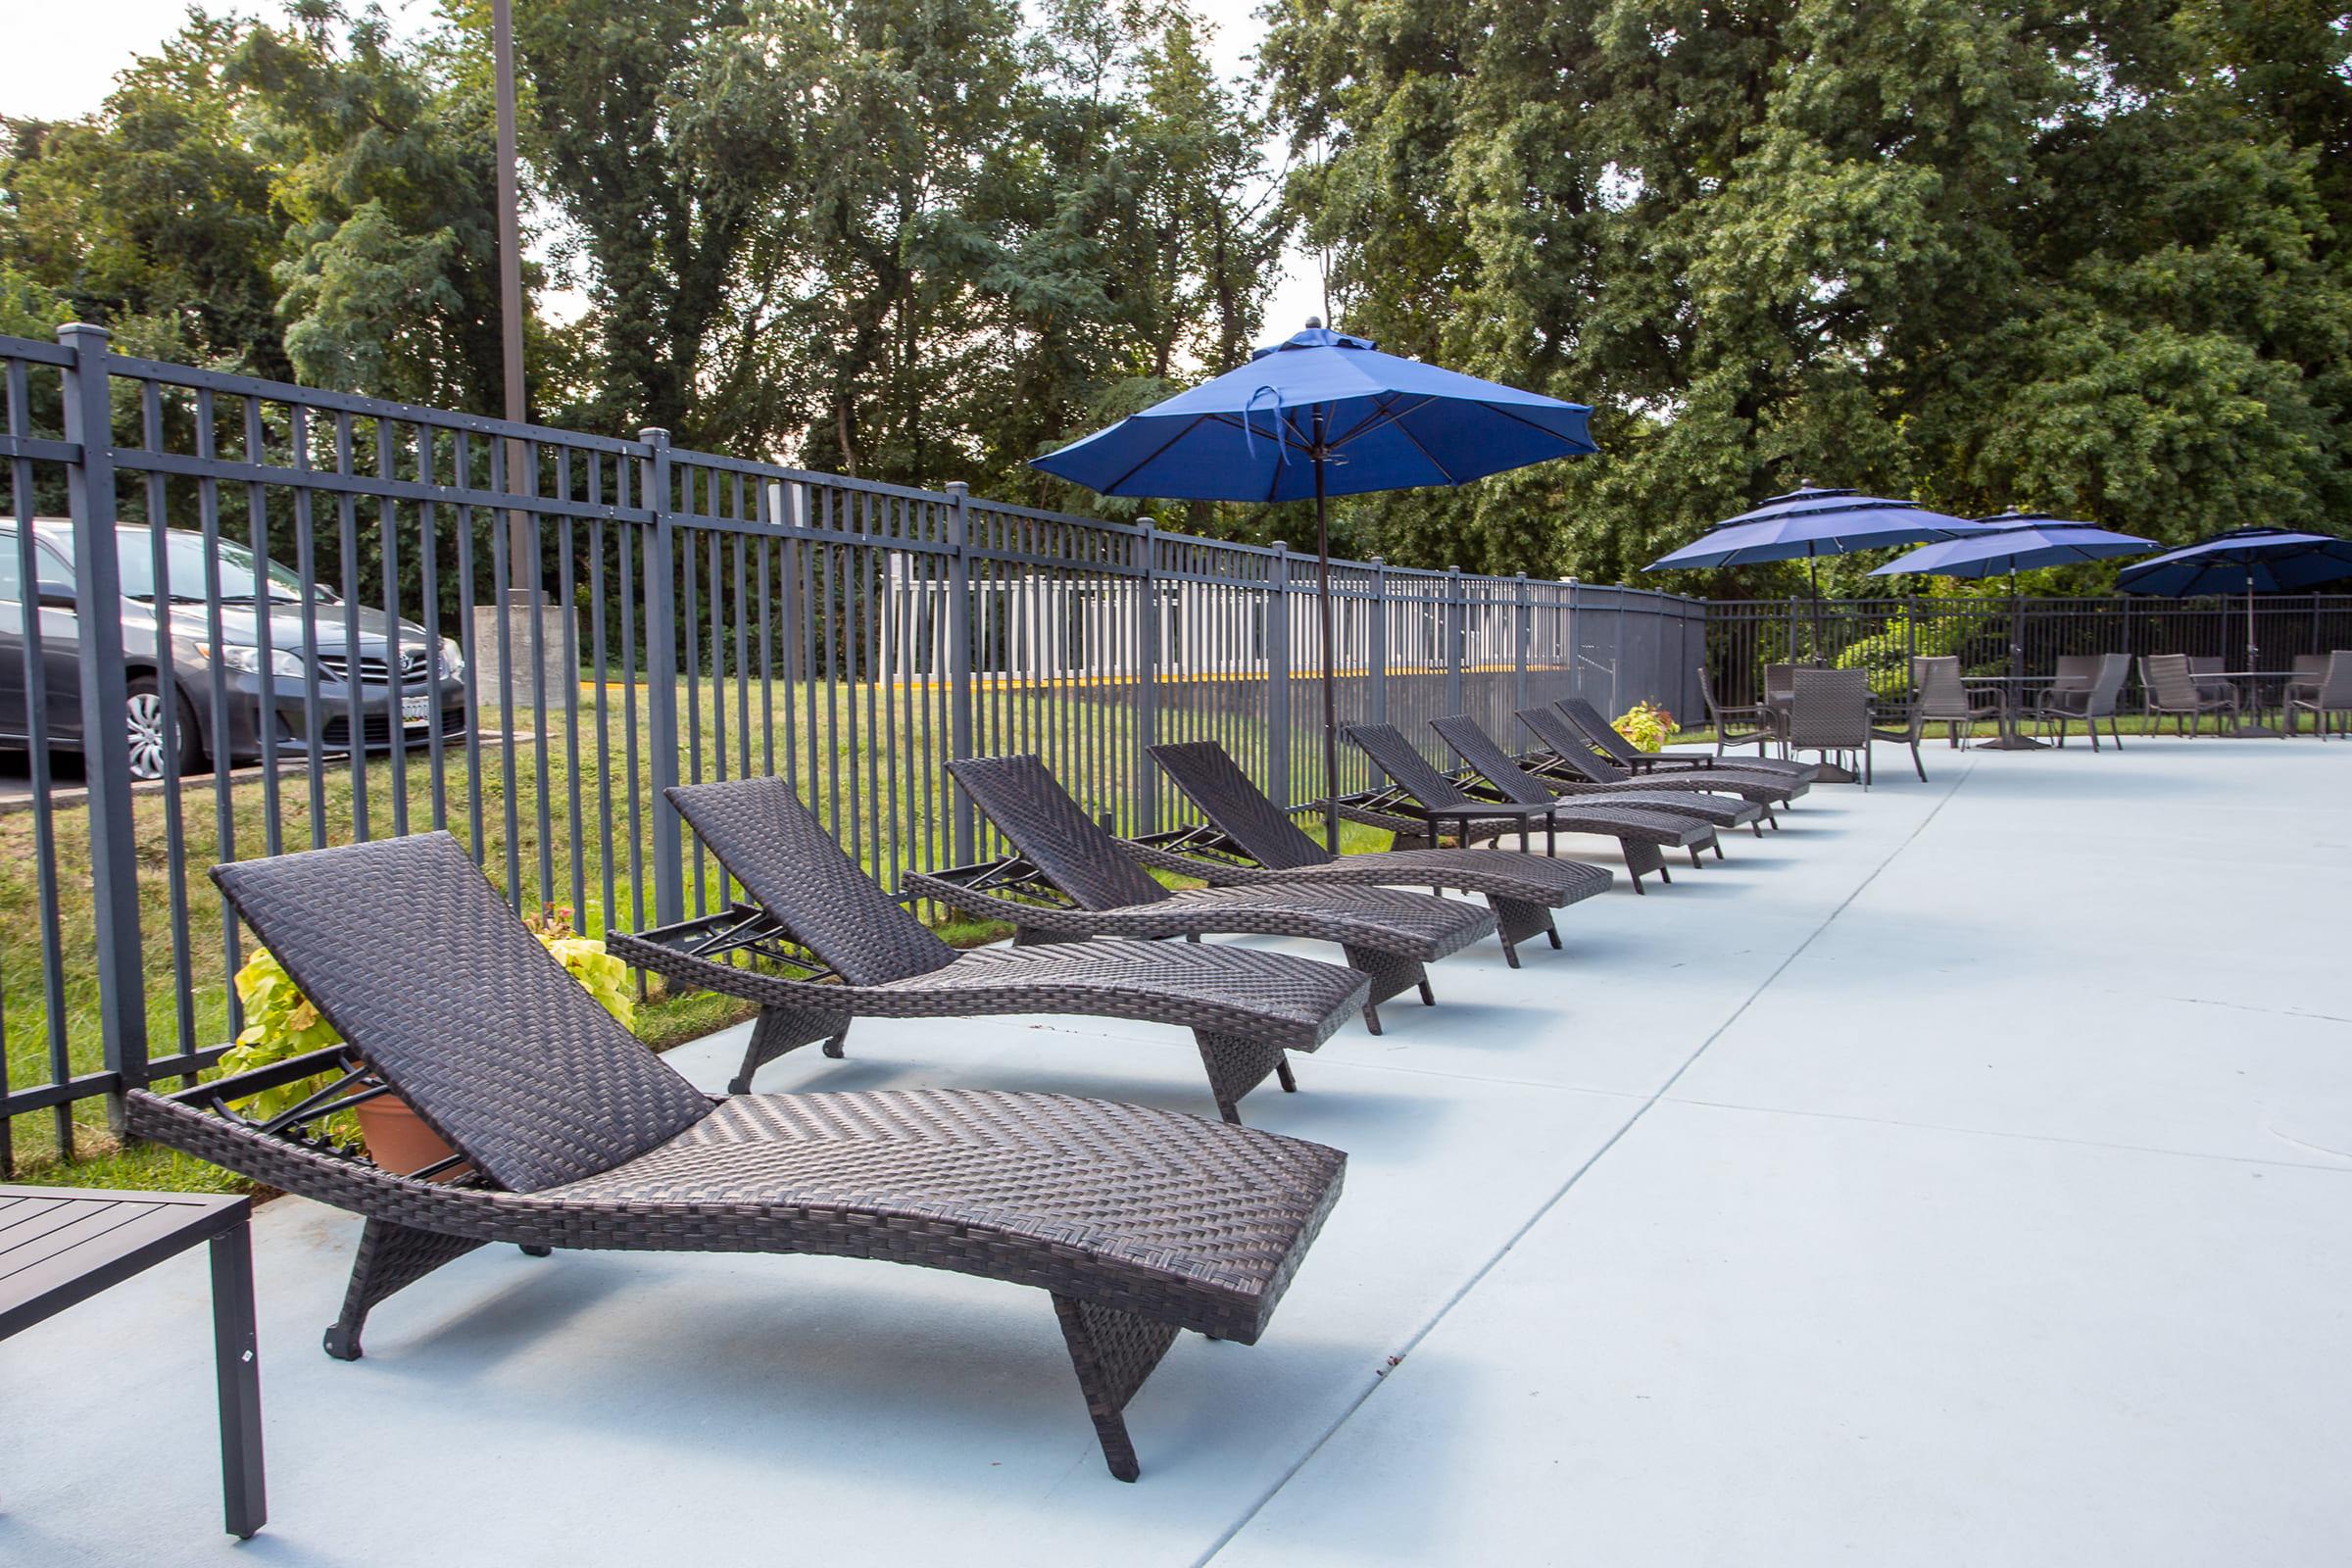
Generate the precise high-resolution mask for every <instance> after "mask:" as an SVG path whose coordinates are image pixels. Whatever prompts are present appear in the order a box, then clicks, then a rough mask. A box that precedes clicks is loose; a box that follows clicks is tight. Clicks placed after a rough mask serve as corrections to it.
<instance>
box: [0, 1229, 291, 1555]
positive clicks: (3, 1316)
mask: <svg viewBox="0 0 2352 1568" xmlns="http://www.w3.org/2000/svg"><path fill="white" fill-rule="evenodd" d="M252 1213H253V1204H252V1202H251V1201H250V1200H247V1199H243V1198H211V1197H206V1196H204V1195H201V1194H197V1193H118V1192H109V1191H106V1190H104V1189H99V1188H66V1187H0V1340H5V1339H7V1338H8V1337H9V1336H10V1335H12V1334H15V1333H16V1332H17V1331H18V1330H20V1329H27V1328H30V1327H32V1325H33V1324H35V1323H38V1322H40V1321H42V1320H43V1319H45V1318H50V1317H54V1316H56V1315H57V1314H58V1313H60V1312H63V1311H64V1310H65V1309H66V1308H67V1307H70V1306H73V1304H75V1303H76V1302H79V1301H86V1300H88V1299H90V1298H91V1297H93V1296H96V1295H97V1294H98V1293H99V1292H100V1291H103V1290H106V1289H108V1288H109V1287H111V1286H115V1285H120V1284H122V1283H123V1281H124V1280H126V1279H129V1278H130V1277H131V1276H132V1275H134V1274H139V1273H142V1272H144V1271H145V1270H147V1269H150V1268H152V1267H154V1266H155V1265H156V1264H158V1263H160V1262H162V1261H163V1260H164V1259H165V1258H167V1257H172V1256H174V1255H176V1254H178V1253H180V1252H184V1251H186V1250H188V1249H189V1248H191V1247H194V1246H195V1245H196V1244H197V1243H198V1242H207V1243H210V1244H211V1246H212V1251H213V1362H214V1368H215V1372H216V1375H217V1376H218V1378H219V1381H220V1393H221V1491H222V1493H223V1495H225V1497H226V1500H227V1506H226V1513H227V1519H228V1533H229V1534H230V1535H232V1536H240V1537H251V1536H252V1535H253V1533H254V1532H255V1531H257V1530H259V1529H261V1528H262V1522H263V1521H264V1520H265V1519H266V1518H267V1517H268V1516H269V1508H268V1504H267V1503H266V1501H265V1499H264V1497H263V1495H262V1376H261V1365H260V1362H259V1360H258V1351H257V1350H256V1348H255V1345H254V1331H253V1239H252V1235H251V1232H250V1230H249V1227H248V1221H249V1220H250V1219H251V1217H252ZM18 1451H20V1452H23V1451H25V1450H24V1449H23V1448H22V1447H20V1448H19V1450H18Z"/></svg>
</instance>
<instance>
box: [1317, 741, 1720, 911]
mask: <svg viewBox="0 0 2352 1568" xmlns="http://www.w3.org/2000/svg"><path fill="white" fill-rule="evenodd" d="M1344 733H1345V734H1346V735H1347V737H1348V740H1349V741H1350V742H1352V743H1353V744H1354V745H1355V746H1356V747H1357V749H1359V750H1360V751H1362V752H1363V754H1364V755H1365V756H1366V757H1369V758H1370V759H1372V763H1373V765H1374V766H1375V767H1378V768H1379V769H1380V770H1381V772H1383V773H1385V774H1387V775H1388V779H1389V782H1390V783H1391V784H1392V785H1394V786H1395V787H1396V788H1395V792H1393V794H1392V795H1391V796H1390V797H1388V798H1386V799H1384V800H1383V802H1382V803H1381V806H1380V807H1379V809H1380V810H1382V811H1385V812H1386V813H1388V814H1389V815H1390V818H1391V820H1394V821H1397V822H1398V823H1399V824H1400V825H1401V826H1402V827H1403V828H1406V829H1413V828H1417V829H1418V830H1419V831H1421V832H1424V833H1428V834H1431V835H1432V842H1433V843H1434V842H1435V835H1437V834H1439V833H1442V832H1446V831H1451V832H1455V833H1457V834H1459V836H1460V837H1461V839H1462V842H1463V843H1464V844H1473V843H1476V842H1478V841H1479V840H1481V839H1484V840H1487V841H1489V842H1492V841H1494V840H1495V839H1498V838H1501V837H1503V836H1504V835H1505V834H1509V833H1516V834H1518V835H1519V847H1520V849H1521V850H1523V851H1524V850H1525V849H1527V848H1528V833H1529V830H1530V829H1531V828H1537V827H1540V828H1542V829H1543V830H1544V851H1545V854H1546V855H1549V854H1551V853H1553V851H1554V844H1553V839H1554V836H1555V835H1557V834H1560V833H1592V834H1595V835H1598V836H1600V837H1602V838H1613V839H1615V840H1616V841H1617V847H1618V851H1619V853H1620V854H1621V855H1623V856H1624V858H1625V870H1626V874H1627V875H1628V876H1630V877H1632V878H1633V882H1634V891H1635V892H1636V893H1641V894H1646V893H1647V892H1648V891H1649V890H1648V889H1646V888H1644V887H1643V886H1642V873H1644V872H1647V871H1655V872H1657V873H1658V880H1659V881H1661V882H1666V883H1671V882H1673V881H1674V873H1673V872H1671V871H1669V870H1667V869H1666V857H1665V856H1664V854H1662V853H1661V852H1662V851H1663V850H1669V849H1675V850H1689V851H1691V858H1692V859H1693V860H1695V859H1696V858H1697V851H1698V849H1699V848H1702V847H1704V846H1706V845H1708V844H1711V843H1713V842H1714V840H1715V830H1714V829H1713V828H1711V827H1709V826H1707V824H1705V823H1704V822H1697V821H1693V820H1691V818H1690V817H1687V816H1669V815H1668V814H1666V813H1665V812H1663V811H1655V810H1651V809H1648V808H1647V807H1641V806H1616V805H1607V804H1589V803H1586V802H1582V801H1554V802H1551V803H1549V804H1534V803H1530V804H1521V803H1519V802H1515V801H1493V800H1480V799H1477V798H1475V797H1473V796H1472V795H1471V794H1470V793H1469V792H1468V791H1467V790H1465V789H1463V788H1462V787H1461V785H1459V784H1457V783H1455V782H1454V781H1453V780H1452V779H1449V778H1447V777H1446V775H1445V774H1444V773H1441V772H1440V771H1438V769H1437V767H1436V765H1435V764H1434V763H1432V762H1431V761H1430V760H1428V759H1427V758H1425V757H1423V756H1422V755H1421V754H1420V753H1419V752H1417V751H1415V750H1414V749H1413V743H1412V742H1410V741H1408V740H1406V739H1405V738H1404V736H1403V735H1402V734H1401V733H1399V732H1398V731H1397V728H1396V726H1394V725H1391V724H1355V725H1350V726H1349V727H1348V729H1347V730H1346V731H1344ZM1358 820H1361V818H1360V817H1359V818H1358Z"/></svg>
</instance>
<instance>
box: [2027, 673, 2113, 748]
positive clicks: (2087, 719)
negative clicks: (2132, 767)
mask: <svg viewBox="0 0 2352 1568" xmlns="http://www.w3.org/2000/svg"><path fill="white" fill-rule="evenodd" d="M2096 662H2097V664H2098V670H2097V672H2096V674H2094V675H2093V677H2092V678H2091V680H2090V682H2089V684H2088V685H2071V686H2060V685H2052V686H2049V687H2046V688H2044V689H2043V690H2042V691H2041V692H2039V693H2038V694H2036V695H2035V697H2034V702H2033V705H2032V706H2031V707H2029V708H2028V709H2027V710H2026V715H2025V716H2026V717H2028V718H2031V719H2034V720H2036V721H2038V722H2039V723H2040V725H2041V726H2042V732H2043V733H2044V734H2047V733H2048V732H2049V726H2050V725H2052V724H2056V725H2057V726H2058V744H2059V745H2060V746H2062V747H2063V746H2064V745H2065V744H2066V728H2067V726H2068V725H2069V724H2071V723H2075V722H2077V721H2080V722H2081V723H2082V727H2083V728H2084V729H2086V730H2088V731H2089V732H2090V749H2091V750H2092V751H2094V752H2095V751H2097V750H2098V749H2099V720H2100V719H2102V718H2103V719H2105V720H2106V721H2107V736H2108V739H2110V740H2112V741H2114V742H2115V749H2116V750H2117V751H2119V752H2120V751H2122V750H2123V749H2124V736H2123V732H2122V730H2120V729H2119V728H2117V725H2116V713H2117V711H2118V710H2120V709H2121V708H2122V707H2123V697H2124V681H2125V679H2126V678H2127V677H2128V676H2129V675H2130V674H2131V656H2130V655H2128V654H2102V655H2099V656H2098V657H2097V660H2096ZM2061 663H2063V661H2061Z"/></svg>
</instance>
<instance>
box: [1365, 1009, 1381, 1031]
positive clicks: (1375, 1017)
mask: <svg viewBox="0 0 2352 1568" xmlns="http://www.w3.org/2000/svg"><path fill="white" fill-rule="evenodd" d="M1364 1033H1366V1034H1368V1035H1376V1034H1378V1033H1380V1007H1379V1005H1377V1004H1375V1003H1370V1002H1367V1003H1365V1004H1364Z"/></svg>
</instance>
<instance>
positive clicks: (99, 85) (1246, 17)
mask: <svg viewBox="0 0 2352 1568" xmlns="http://www.w3.org/2000/svg"><path fill="white" fill-rule="evenodd" d="M379 3H380V4H381V5H382V6H383V9H384V11H385V12H386V13H387V14H388V15H390V16H391V17H392V18H393V19H394V21H395V23H396V24H400V23H407V24H408V25H416V26H421V25H424V24H425V23H427V22H428V21H430V19H431V17H432V15H433V7H432V0H379ZM516 3H518V4H521V5H528V4H530V0H516ZM1194 6H1195V9H1196V10H1197V11H1199V12H1200V13H1201V16H1203V17H1204V18H1206V19H1207V21H1208V22H1209V24H1210V25H1212V26H1213V27H1214V28H1215V31H1216V40H1215V49H1214V56H1215V59H1216V62H1217V65H1218V67H1219V69H1220V70H1222V71H1223V72H1224V73H1225V74H1226V75H1227V76H1229V77H1231V76H1234V75H1238V74H1239V73H1242V72H1243V71H1244V70H1246V69H1247V62H1248V58H1249V56H1250V52H1251V51H1252V50H1254V49H1255V48H1256V47H1257V43H1258V40H1259V38H1260V37H1261V36H1262V35H1263V30H1264V29H1263V27H1262V26H1261V25H1260V24H1259V22H1258V20H1257V18H1256V17H1255V15H1253V13H1254V12H1255V10H1256V7H1257V0H1194ZM9 9H10V11H11V12H12V13H13V15H11V17H10V19H9V26H8V32H9V38H8V47H6V48H5V49H0V114H5V115H12V116H23V117H26V118H31V119H40V120H66V119H72V118H73V117H75V116H79V115H86V114H88V113H90V112H91V111H92V110H95V109H96V108H97V107H98V106H99V104H100V103H101V102H102V101H103V100H104V99H105V97H106V94H107V91H108V89H109V88H110V87H111V86H112V85H113V82H114V77H115V73H117V72H119V71H122V70H123V68H124V67H126V66H128V65H129V64H130V62H131V61H132V59H133V58H135V57H136V56H138V55H140V54H143V53H146V52H148V51H150V50H152V49H154V48H155V46H156V45H157V44H159V43H161V42H162V41H163V40H164V39H165V38H166V37H168V36H169V35H170V34H171V33H172V32H173V31H174V30H176V29H177V27H178V26H179V24H180V20H181V19H182V18H183V17H184V16H186V14H187V9H188V7H187V0H78V3H76V4H66V5H60V4H53V3H45V0H12V3H11V4H10V7H9ZM212 9H215V10H219V11H222V12H237V11H245V12H255V11H258V12H261V13H263V14H265V15H282V12H281V11H280V8H279V7H278V6H277V5H275V4H272V3H268V0H264V3H261V4H256V3H254V0H244V3H242V4H240V3H238V0H216V4H215V5H214V6H213V7H212ZM351 9H354V10H357V9H359V7H358V5H356V4H354V5H353V6H352V7H351ZM1279 156H1280V153H1279V149H1273V148H1269V149H1268V158H1269V161H1277V160H1278V159H1279ZM1283 260H1284V267H1283V275H1282V277H1281V279H1280V280H1279V281H1277V283H1276V284H1275V287H1274V294H1273V298H1272V300H1271V301H1270V302H1269V304H1268V306H1267V309H1266V324H1265V331H1264V333H1263V334H1262V335H1263V336H1264V337H1265V338H1266V339H1268V340H1274V339H1279V338H1283V337H1287V336H1289V335H1290V334H1291V333H1292V332H1295V331H1297V330H1298V329H1299V325H1300V324H1301V323H1303V322H1304V320H1305V319H1306V318H1307V317H1308V316H1310V315H1314V314H1317V313H1319V312H1320V310H1321V309H1322V306H1321V300H1320V296H1321V288H1320V285H1319V283H1318V282H1317V279H1316V276H1315V268H1314V263H1313V261H1312V260H1311V259H1310V258H1307V257H1304V256H1301V255H1299V254H1297V253H1295V252H1294V253H1292V254H1290V255H1286V256H1285V257H1284V259H1283Z"/></svg>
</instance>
